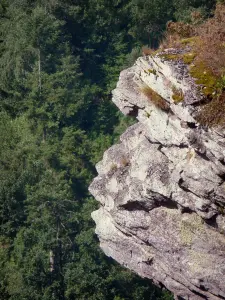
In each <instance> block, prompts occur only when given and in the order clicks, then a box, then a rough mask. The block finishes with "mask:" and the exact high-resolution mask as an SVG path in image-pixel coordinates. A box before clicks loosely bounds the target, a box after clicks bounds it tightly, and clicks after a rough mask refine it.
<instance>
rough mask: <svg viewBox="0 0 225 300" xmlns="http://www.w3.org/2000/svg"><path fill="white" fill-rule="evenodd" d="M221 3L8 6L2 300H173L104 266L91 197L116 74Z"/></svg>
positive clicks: (115, 121) (2, 106) (1, 156)
mask: <svg viewBox="0 0 225 300" xmlns="http://www.w3.org/2000/svg"><path fill="white" fill-rule="evenodd" d="M215 5H216V0H48V1H47V0H0V70H1V72H0V299H1V300H16V299H17V300H30V299H32V300H75V299H79V300H103V299H105V300H129V299H134V300H144V299H146V300H147V299H148V300H150V299H159V300H160V299H161V300H169V299H173V297H172V295H171V294H170V293H169V292H167V291H166V290H165V289H160V288H158V287H156V286H155V285H154V284H153V283H151V282H150V281H149V280H146V279H142V278H139V277H138V276H136V275H135V274H133V273H132V272H130V271H129V270H127V269H124V268H122V267H121V266H119V265H118V264H117V263H116V262H114V261H113V260H112V259H110V258H108V257H106V256H105V255H104V254H103V253H102V251H101V249H100V247H99V242H98V239H97V237H96V236H95V234H94V222H93V221H92V219H91V216H90V214H91V212H92V211H93V210H95V209H96V208H97V202H96V201H95V200H94V199H93V198H92V197H91V196H90V194H89V193H88V185H89V184H90V182H91V180H92V179H93V178H94V176H95V175H96V171H95V164H96V163H97V162H98V161H99V160H100V159H101V157H102V155H103V152H104V150H106V149H107V148H108V147H109V146H110V145H112V144H114V143H116V142H117V141H118V137H119V135H120V134H121V133H122V132H123V131H124V130H125V129H126V127H127V126H129V125H130V124H132V123H134V122H135V120H133V119H132V118H127V117H124V116H122V115H121V114H120V113H119V112H118V109H117V108H116V107H115V106H114V105H113V103H112V102H111V91H112V89H113V88H115V85H116V82H117V80H118V76H119V72H120V71H121V70H123V69H124V68H126V67H129V66H131V65H132V64H133V62H134V61H135V59H136V58H137V57H139V56H140V55H141V53H142V47H151V48H156V47H157V46H158V45H159V43H160V42H161V41H162V39H163V37H164V35H165V29H166V24H167V23H168V22H169V21H171V20H172V21H182V22H185V23H193V22H194V20H193V12H198V13H199V15H201V20H204V19H206V18H210V17H212V16H213V11H214V8H215Z"/></svg>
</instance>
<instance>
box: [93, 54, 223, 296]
mask: <svg viewBox="0 0 225 300" xmlns="http://www.w3.org/2000/svg"><path fill="white" fill-rule="evenodd" d="M148 69H154V70H156V71H155V72H154V74H153V73H150V72H147V73H146V70H148ZM168 82H169V83H168ZM143 83H145V84H147V85H149V86H150V87H151V88H152V89H153V90H154V91H155V92H157V93H158V94H159V95H161V96H162V97H163V98H164V99H165V101H167V103H168V104H169V105H170V112H165V111H162V110H160V109H159V108H157V107H155V106H154V104H153V103H151V101H149V99H148V98H147V97H146V96H144V95H143V94H142V93H141V92H140V86H141V84H143ZM173 86H176V88H179V89H181V90H182V91H183V94H184V101H183V102H182V103H179V104H177V105H176V104H175V103H174V102H173V100H172V93H173ZM199 97H200V98H201V96H200V95H198V89H197V87H196V85H195V82H194V79H193V78H191V77H190V76H189V74H188V71H187V69H186V66H185V65H183V63H182V62H174V61H173V62H171V61H166V60H163V58H160V57H159V56H155V57H154V58H152V57H146V58H139V59H138V60H137V62H136V63H135V65H134V66H133V67H132V68H129V69H127V70H125V71H123V72H122V73H121V75H120V78H119V82H118V84H117V88H116V89H115V90H114V91H113V101H114V103H115V104H116V105H117V106H118V107H119V109H120V110H121V111H122V112H123V113H124V114H127V115H135V116H136V117H137V119H138V121H139V122H138V123H137V124H135V125H133V126H131V127H129V128H128V129H127V131H126V132H125V133H124V134H123V135H122V136H121V138H120V140H121V142H120V143H119V144H117V145H114V146H112V147H111V148H110V149H108V150H107V151H106V152H105V154H104V157H103V160H102V161H101V162H99V163H98V164H97V166H96V168H97V171H98V174H99V175H98V176H97V177H96V178H95V179H94V181H93V182H92V184H91V185H90V188H89V190H90V192H91V193H92V194H93V195H94V197H95V198H96V199H97V200H98V201H99V202H100V203H101V207H100V209H99V210H97V211H95V212H93V213H92V217H93V219H94V220H95V222H96V233H97V235H98V236H99V239H100V246H101V248H102V249H103V251H104V252H105V253H106V255H108V256H111V257H112V258H114V259H115V260H117V261H118V262H119V263H121V264H122V265H124V266H126V267H127V268H129V269H131V270H133V271H135V272H136V273H138V274H139V275H140V276H142V277H146V278H150V279H153V281H154V282H155V283H157V284H159V285H161V286H165V287H166V288H168V289H169V290H171V291H172V292H173V293H174V295H175V296H176V297H177V298H178V299H225V208H224V207H225V135H224V132H223V131H222V129H218V128H217V129H216V130H211V129H204V128H202V127H201V126H200V125H199V124H198V123H197V122H196V121H195V119H194V115H195V111H196V108H194V107H193V106H192V104H193V103H196V102H198V101H200V100H201V99H200V98H199Z"/></svg>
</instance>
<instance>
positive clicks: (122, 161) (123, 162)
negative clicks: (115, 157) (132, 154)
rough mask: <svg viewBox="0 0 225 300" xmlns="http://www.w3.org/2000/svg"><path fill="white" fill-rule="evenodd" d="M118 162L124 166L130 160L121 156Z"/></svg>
mask: <svg viewBox="0 0 225 300" xmlns="http://www.w3.org/2000/svg"><path fill="white" fill-rule="evenodd" d="M120 164H121V166H122V167H126V166H129V164H130V161H129V159H128V158H127V157H125V156H123V157H122V158H121V160H120Z"/></svg>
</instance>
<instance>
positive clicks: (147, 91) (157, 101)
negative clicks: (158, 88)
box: [140, 84, 170, 111]
mask: <svg viewBox="0 0 225 300" xmlns="http://www.w3.org/2000/svg"><path fill="white" fill-rule="evenodd" d="M140 90H141V92H142V93H143V94H144V95H145V96H146V97H147V98H148V99H149V100H150V101H151V102H152V103H153V104H154V105H155V106H156V107H158V108H160V109H161V110H164V111H169V109H170V106H169V104H168V103H167V102H166V100H165V99H163V98H162V97H161V96H160V95H159V94H157V93H156V92H155V91H153V89H151V88H150V87H149V86H148V85H147V84H145V85H143V86H142V87H141V89H140Z"/></svg>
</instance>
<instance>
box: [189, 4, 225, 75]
mask: <svg viewBox="0 0 225 300" xmlns="http://www.w3.org/2000/svg"><path fill="white" fill-rule="evenodd" d="M197 32H198V35H199V36H200V38H201V43H197V44H196V45H195V48H196V51H197V53H199V55H198V59H199V60H202V61H204V62H205V63H206V64H207V65H208V67H209V68H210V69H211V70H212V71H213V73H214V74H215V75H222V74H224V73H225V5H223V4H217V7H216V10H215V15H214V17H213V18H211V19H209V20H208V21H207V22H205V23H204V24H203V25H202V26H200V27H199V28H198V31H197Z"/></svg>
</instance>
